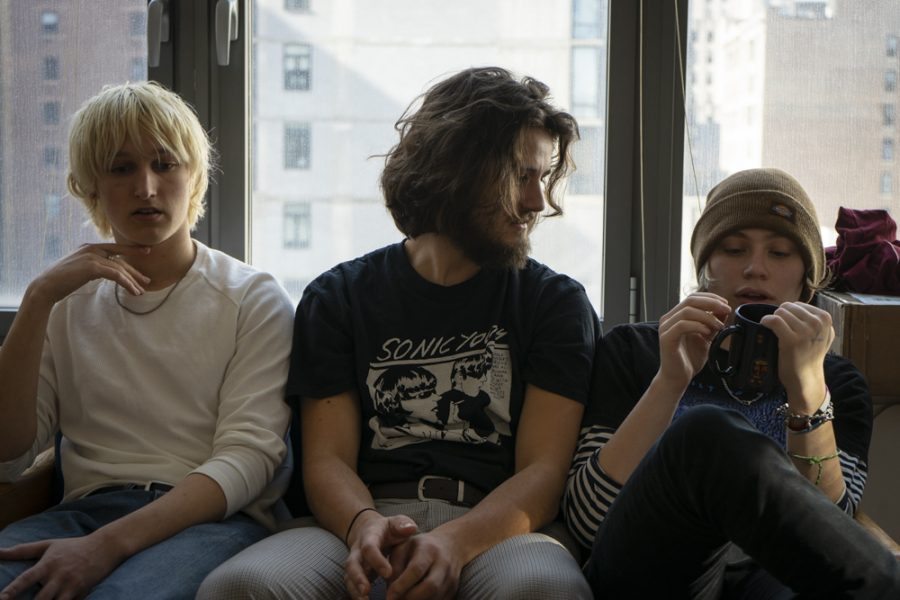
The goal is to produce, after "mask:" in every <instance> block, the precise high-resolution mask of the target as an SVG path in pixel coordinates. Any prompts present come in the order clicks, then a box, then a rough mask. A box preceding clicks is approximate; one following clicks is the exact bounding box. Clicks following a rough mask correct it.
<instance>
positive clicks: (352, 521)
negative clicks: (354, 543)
mask: <svg viewBox="0 0 900 600" xmlns="http://www.w3.org/2000/svg"><path fill="white" fill-rule="evenodd" d="M367 510H375V509H374V508H372V507H371V506H367V507H366V508H363V509H360V511H359V512H358V513H356V514H355V515H353V518H352V519H350V524H349V525H347V533H346V534H344V545H345V546H347V547H349V546H350V531H351V530H352V529H353V525H354V524H355V523H356V520H357V519H358V518H359V515H361V514H363V513H364V512H366V511H367ZM375 512H378V511H375Z"/></svg>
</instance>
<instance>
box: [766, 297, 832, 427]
mask: <svg viewBox="0 0 900 600" xmlns="http://www.w3.org/2000/svg"><path fill="white" fill-rule="evenodd" d="M760 322H761V323H762V324H763V325H765V326H766V327H768V328H769V329H771V330H772V331H773V332H774V333H775V335H776V336H777V337H778V379H780V380H781V383H782V385H783V386H784V389H785V391H786V392H787V396H788V403H789V404H790V406H791V410H792V411H794V412H796V413H798V414H812V413H813V412H815V411H816V409H818V408H819V406H820V405H821V404H822V401H823V400H824V398H825V370H824V364H825V355H826V354H827V352H828V349H829V348H830V347H831V342H832V341H833V340H834V328H833V327H832V324H831V315H830V314H828V312H827V311H824V310H822V309H821V308H818V307H816V306H812V305H811V304H806V303H805V302H785V303H784V304H782V305H781V306H779V307H778V310H776V311H775V312H774V313H773V314H771V315H766V316H765V317H763V318H762V320H761V321H760Z"/></svg>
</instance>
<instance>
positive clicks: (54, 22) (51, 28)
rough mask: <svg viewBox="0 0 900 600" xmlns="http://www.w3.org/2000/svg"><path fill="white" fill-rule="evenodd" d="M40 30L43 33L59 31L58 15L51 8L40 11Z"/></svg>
mask: <svg viewBox="0 0 900 600" xmlns="http://www.w3.org/2000/svg"><path fill="white" fill-rule="evenodd" d="M41 31H43V32H44V33H59V15H58V14H57V13H55V12H54V11H52V10H45V11H44V12H42V13H41Z"/></svg>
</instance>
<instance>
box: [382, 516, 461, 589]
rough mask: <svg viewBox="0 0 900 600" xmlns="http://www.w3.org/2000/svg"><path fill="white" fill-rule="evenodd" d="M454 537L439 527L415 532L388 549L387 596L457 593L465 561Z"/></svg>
mask: <svg viewBox="0 0 900 600" xmlns="http://www.w3.org/2000/svg"><path fill="white" fill-rule="evenodd" d="M459 555H460V552H459V551H458V549H457V547H456V545H455V544H454V541H453V540H452V539H450V538H449V537H447V536H444V535H441V533H440V531H439V530H434V531H431V532H429V533H422V534H419V535H415V536H413V537H411V538H409V539H408V540H407V541H405V542H404V543H403V544H401V545H399V546H398V547H397V548H395V549H394V551H393V552H391V556H390V560H391V570H392V572H393V574H392V575H391V577H389V578H388V588H387V600H432V599H433V600H444V599H448V600H450V599H452V598H455V597H456V591H457V589H458V588H459V577H460V573H461V572H462V569H463V567H464V566H465V564H464V563H463V561H462V559H461V558H460V557H459Z"/></svg>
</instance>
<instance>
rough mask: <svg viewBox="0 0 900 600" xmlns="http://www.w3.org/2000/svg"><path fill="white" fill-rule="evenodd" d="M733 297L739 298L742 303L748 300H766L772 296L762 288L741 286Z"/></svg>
mask: <svg viewBox="0 0 900 600" xmlns="http://www.w3.org/2000/svg"><path fill="white" fill-rule="evenodd" d="M735 297H736V298H737V299H738V300H740V301H741V302H742V303H749V302H767V301H769V300H771V298H772V296H770V295H769V294H768V293H766V292H765V291H763V290H759V289H755V288H743V289H740V290H738V291H737V293H736V294H735Z"/></svg>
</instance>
